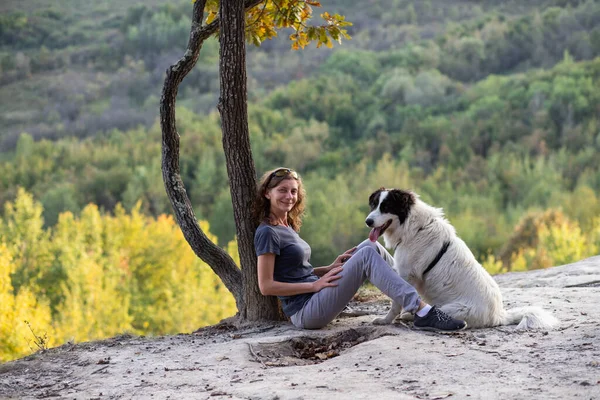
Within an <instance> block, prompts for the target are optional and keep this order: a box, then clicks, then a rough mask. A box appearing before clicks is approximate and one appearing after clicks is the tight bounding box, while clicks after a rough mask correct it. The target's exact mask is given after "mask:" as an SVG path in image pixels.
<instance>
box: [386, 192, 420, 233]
mask: <svg viewBox="0 0 600 400" xmlns="http://www.w3.org/2000/svg"><path fill="white" fill-rule="evenodd" d="M414 204H415V197H414V195H413V194H412V193H410V192H406V191H404V190H398V189H393V190H390V191H389V193H388V195H387V196H386V198H385V199H384V200H383V202H382V203H381V212H382V213H386V214H395V215H397V216H398V219H399V220H400V223H401V224H403V223H404V221H406V219H407V218H408V215H409V214H410V209H411V207H412V206H413V205H414Z"/></svg>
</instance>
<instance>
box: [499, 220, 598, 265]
mask: <svg viewBox="0 0 600 400" xmlns="http://www.w3.org/2000/svg"><path fill="white" fill-rule="evenodd" d="M599 225H600V223H599ZM507 250H510V252H508V251H507ZM597 251H598V245H597V244H596V243H595V242H594V238H593V230H592V233H591V234H589V235H587V236H586V235H584V234H583V232H582V231H581V228H580V227H579V224H578V223H577V222H575V221H571V220H570V219H569V218H567V217H566V216H565V215H564V214H563V213H562V212H561V211H558V210H547V211H545V212H543V213H534V214H530V215H527V216H526V217H524V218H523V220H522V221H521V222H520V223H519V224H518V225H517V227H516V228H515V232H514V233H513V235H512V237H511V240H510V241H509V243H508V244H507V245H506V246H505V248H504V250H503V255H502V258H503V259H506V258H507V256H508V255H509V254H510V261H509V262H508V263H506V262H505V266H507V267H508V268H509V270H511V271H525V270H529V269H540V268H549V267H552V266H557V265H564V264H568V263H572V262H575V261H579V260H581V259H583V258H585V257H590V256H592V255H595V254H596V253H597ZM506 264H507V265H506Z"/></svg>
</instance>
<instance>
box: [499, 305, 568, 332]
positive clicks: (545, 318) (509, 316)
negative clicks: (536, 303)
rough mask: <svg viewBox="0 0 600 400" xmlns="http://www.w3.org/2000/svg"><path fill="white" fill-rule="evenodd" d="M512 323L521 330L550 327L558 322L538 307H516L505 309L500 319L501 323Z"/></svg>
mask: <svg viewBox="0 0 600 400" xmlns="http://www.w3.org/2000/svg"><path fill="white" fill-rule="evenodd" d="M514 324H518V325H517V329H521V330H533V329H551V328H554V327H555V326H556V325H557V324H558V319H556V318H555V317H554V316H553V315H552V314H550V313H549V312H548V311H546V310H543V309H541V308H539V307H518V308H512V309H510V310H506V314H505V316H504V320H503V321H502V325H514Z"/></svg>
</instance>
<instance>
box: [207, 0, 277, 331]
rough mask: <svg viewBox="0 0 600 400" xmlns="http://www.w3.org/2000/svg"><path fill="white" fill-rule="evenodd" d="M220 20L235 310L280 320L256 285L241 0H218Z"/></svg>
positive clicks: (245, 315)
mask: <svg viewBox="0 0 600 400" xmlns="http://www.w3.org/2000/svg"><path fill="white" fill-rule="evenodd" d="M219 20H220V25H219V40H220V64H219V67H220V77H221V97H220V100H219V106H218V108H219V111H220V113H221V124H222V131H223V149H224V150H225V159H226V162H227V174H228V176H229V187H230V189H231V199H232V202H233V214H234V219H235V225H236V233H237V240H238V248H239V253H240V262H241V264H242V278H243V288H244V301H243V304H244V308H240V309H239V311H240V316H241V317H242V318H245V319H248V320H251V321H256V320H261V319H270V320H273V319H279V318H280V313H279V308H278V303H277V299H276V298H275V297H266V296H263V295H262V294H261V293H260V291H259V288H258V274H257V268H256V253H255V250H254V231H255V229H256V226H255V224H254V223H253V222H252V203H253V199H254V195H255V192H256V172H255V169H254V160H253V159H252V150H251V147H250V134H249V131H248V107H247V88H246V46H245V32H244V29H245V7H244V2H243V1H242V0H221V2H220V5H219Z"/></svg>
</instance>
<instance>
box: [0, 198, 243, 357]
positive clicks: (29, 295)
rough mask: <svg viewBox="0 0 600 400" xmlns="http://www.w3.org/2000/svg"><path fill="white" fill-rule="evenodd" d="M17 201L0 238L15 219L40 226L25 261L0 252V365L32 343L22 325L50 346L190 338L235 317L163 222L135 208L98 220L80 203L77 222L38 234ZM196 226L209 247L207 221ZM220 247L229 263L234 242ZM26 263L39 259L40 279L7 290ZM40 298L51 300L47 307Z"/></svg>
mask: <svg viewBox="0 0 600 400" xmlns="http://www.w3.org/2000/svg"><path fill="white" fill-rule="evenodd" d="M19 196H20V197H19ZM19 196H18V197H17V200H16V201H15V203H14V205H10V207H9V208H8V213H9V218H6V219H1V220H0V233H2V232H7V231H8V230H12V231H14V232H22V235H26V234H28V232H27V231H26V230H23V227H21V226H19V223H22V224H23V225H24V226H30V227H31V226H33V227H36V226H37V227H39V228H40V230H38V231H37V233H36V234H35V235H34V236H31V237H30V238H29V239H27V238H25V239H22V242H27V240H29V242H31V243H36V244H37V245H38V246H39V248H41V249H44V251H43V252H39V251H38V252H29V253H27V254H28V255H29V256H30V257H29V259H28V258H27V257H22V256H20V257H14V255H15V254H18V255H20V254H22V253H20V252H19V251H21V250H20V248H19V246H17V245H16V243H15V242H12V243H13V244H12V245H11V246H10V247H9V246H7V245H6V244H2V245H1V246H0V304H2V309H1V310H0V360H9V359H13V358H15V357H19V356H23V355H25V354H27V353H28V352H29V351H30V349H29V346H30V345H29V343H34V339H35V337H34V336H33V334H32V332H31V331H30V329H29V327H28V326H27V324H25V322H24V321H25V320H27V321H29V322H30V325H31V327H32V329H33V330H34V332H35V334H36V335H38V336H40V337H43V335H44V334H47V337H48V342H47V344H48V345H55V344H60V343H63V342H65V341H68V340H72V341H76V342H80V341H87V340H92V339H99V338H104V337H110V336H114V335H116V334H120V333H123V332H126V331H130V332H134V333H139V334H169V333H179V332H191V331H193V330H195V329H197V328H199V327H202V326H205V325H209V324H214V323H217V322H218V321H220V320H221V319H223V318H225V317H229V316H231V315H233V314H234V313H235V311H236V305H235V300H234V298H233V296H232V295H231V294H230V293H229V291H228V290H227V289H226V288H225V286H224V285H223V284H222V283H221V281H220V279H219V278H218V277H217V276H216V275H215V274H214V272H213V271H212V270H211V268H210V267H209V266H208V265H207V264H205V263H204V262H202V261H201V260H200V259H199V258H198V257H197V256H196V255H195V254H194V252H193V251H192V250H191V248H190V246H189V245H188V243H187V242H186V240H185V238H184V236H183V233H182V232H181V229H179V227H178V226H177V224H176V223H175V221H174V220H173V218H172V217H170V216H165V215H162V216H159V217H158V218H156V219H155V218H152V217H147V216H145V215H143V214H141V213H140V208H141V205H140V204H137V205H136V206H135V207H134V208H133V209H132V211H131V213H130V214H127V213H126V212H125V210H124V209H123V207H121V206H117V207H116V208H115V212H114V215H112V216H111V215H103V214H102V213H101V212H100V210H99V209H98V207H97V206H96V205H93V204H90V205H88V206H86V207H85V208H84V209H83V210H82V212H81V216H80V217H75V216H74V215H73V214H71V213H69V212H67V213H63V214H61V215H60V216H59V218H58V223H57V224H56V226H55V227H54V228H53V229H52V231H44V230H43V229H42V228H41V227H42V225H43V222H42V221H41V206H40V205H39V203H36V202H35V201H33V198H32V197H31V196H30V195H29V194H27V193H26V192H24V191H23V192H22V193H20V195H19ZM17 221H20V222H17ZM199 223H200V226H201V228H202V229H203V231H204V232H205V233H206V234H207V236H208V237H209V239H210V240H212V241H214V242H215V243H216V241H217V238H216V237H215V236H214V235H212V234H211V233H210V232H209V228H210V227H209V225H208V223H206V222H204V221H200V222H199ZM9 224H10V226H9ZM21 237H23V236H21ZM0 243H1V241H0ZM11 249H14V252H12V251H13V250H11ZM228 250H229V251H230V252H232V254H231V256H232V257H233V258H234V260H239V255H238V253H237V244H236V243H230V244H229V245H228ZM32 257H33V258H32ZM35 257H41V259H44V260H46V261H44V263H42V264H41V265H43V266H44V268H42V269H41V270H40V271H39V273H40V276H42V277H43V278H44V279H37V280H35V279H29V280H28V281H26V282H23V283H22V284H21V286H20V288H19V289H18V292H17V294H16V295H15V294H13V292H14V291H15V287H14V285H13V279H14V276H15V272H16V271H19V270H20V269H23V267H24V265H37V264H38V259H36V258H35ZM25 263H28V264H25ZM238 263H239V261H238ZM49 271H50V272H49ZM34 281H35V282H37V281H39V282H40V284H41V285H46V286H44V287H38V286H35V283H34ZM44 293H52V294H53V297H52V298H51V300H52V301H53V304H49V300H48V298H47V297H46V296H45V295H44ZM51 306H52V307H51Z"/></svg>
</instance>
